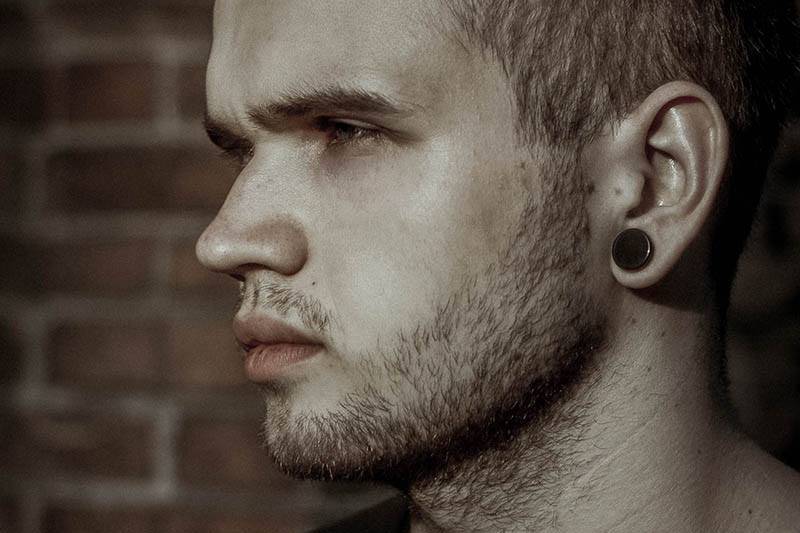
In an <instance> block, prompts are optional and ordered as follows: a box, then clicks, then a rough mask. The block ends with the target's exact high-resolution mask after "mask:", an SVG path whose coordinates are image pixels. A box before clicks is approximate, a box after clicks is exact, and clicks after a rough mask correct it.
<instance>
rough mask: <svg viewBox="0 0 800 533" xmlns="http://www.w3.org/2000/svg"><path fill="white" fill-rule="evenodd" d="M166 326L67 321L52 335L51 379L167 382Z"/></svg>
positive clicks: (82, 383) (124, 384) (123, 384)
mask: <svg viewBox="0 0 800 533" xmlns="http://www.w3.org/2000/svg"><path fill="white" fill-rule="evenodd" d="M162 339H163V329H162V328H161V327H160V326H159V325H158V324H154V323H144V324H117V323H98V324H63V325H60V326H58V327H56V328H55V330H54V331H53V332H52V333H51V334H50V342H49V349H48V361H49V376H50V380H51V381H53V382H55V383H58V384H60V385H66V386H77V387H85V388H98V387H99V388H107V387H119V388H126V389H127V388H130V387H147V386H153V385H156V384H158V383H159V382H160V381H161V366H162V359H163V358H162V356H161V350H160V348H161V344H162V343H163V340H162Z"/></svg>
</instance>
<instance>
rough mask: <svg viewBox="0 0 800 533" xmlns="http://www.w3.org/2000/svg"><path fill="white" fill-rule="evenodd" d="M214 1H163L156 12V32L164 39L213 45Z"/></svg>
mask: <svg viewBox="0 0 800 533" xmlns="http://www.w3.org/2000/svg"><path fill="white" fill-rule="evenodd" d="M213 15H214V1H213V0H170V1H162V2H161V3H160V5H159V6H158V8H157V11H156V12H155V18H156V24H155V27H154V30H155V32H156V33H157V34H158V35H160V36H164V37H171V38H191V39H196V40H199V41H206V42H207V43H208V45H209V48H210V45H211V37H212V29H213V24H212V22H213V19H214V16H213Z"/></svg>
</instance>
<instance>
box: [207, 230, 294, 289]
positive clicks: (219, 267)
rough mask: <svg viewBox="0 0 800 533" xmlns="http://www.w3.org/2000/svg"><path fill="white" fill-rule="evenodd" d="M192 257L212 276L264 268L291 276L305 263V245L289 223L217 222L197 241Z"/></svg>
mask: <svg viewBox="0 0 800 533" xmlns="http://www.w3.org/2000/svg"><path fill="white" fill-rule="evenodd" d="M195 254H196V255H197V258H198V260H199V261H200V263H201V264H203V265H204V266H205V267H206V268H208V269H209V270H212V271H214V272H220V273H225V274H231V275H241V274H243V272H244V271H246V270H252V269H259V268H263V269H268V270H272V271H274V272H277V273H279V274H282V275H284V276H291V275H294V274H296V273H297V272H299V271H300V270H302V268H303V266H304V265H305V263H306V261H307V259H308V242H307V240H306V237H305V233H304V232H303V230H302V229H301V228H299V227H298V225H297V224H295V223H293V222H292V221H290V220H288V219H273V220H269V221H263V222H262V223H260V224H253V225H248V226H242V225H233V224H229V223H227V222H226V221H225V220H221V219H219V218H217V219H215V220H214V221H213V222H212V223H211V224H210V225H209V226H208V228H206V230H205V231H204V232H203V234H202V235H201V236H200V238H199V239H198V240H197V244H196V246H195Z"/></svg>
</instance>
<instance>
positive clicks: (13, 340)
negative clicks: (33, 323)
mask: <svg viewBox="0 0 800 533" xmlns="http://www.w3.org/2000/svg"><path fill="white" fill-rule="evenodd" d="M0 354H2V356H0V385H3V384H8V383H14V382H16V381H18V380H19V378H20V375H21V373H22V358H23V348H22V332H21V331H20V329H19V327H17V325H16V324H13V323H9V322H0ZM0 531H2V528H0Z"/></svg>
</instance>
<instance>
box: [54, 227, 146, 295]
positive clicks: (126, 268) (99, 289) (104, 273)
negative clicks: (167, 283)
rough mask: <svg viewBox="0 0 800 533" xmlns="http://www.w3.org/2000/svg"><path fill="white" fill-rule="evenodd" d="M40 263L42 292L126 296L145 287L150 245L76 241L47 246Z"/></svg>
mask: <svg viewBox="0 0 800 533" xmlns="http://www.w3.org/2000/svg"><path fill="white" fill-rule="evenodd" d="M44 255H45V257H44V260H43V261H42V271H41V279H42V283H43V285H44V290H46V291H55V292H81V293H84V294H86V293H91V294H104V295H109V294H129V293H131V292H135V291H138V290H141V289H144V288H146V287H147V285H148V283H149V281H150V269H151V264H152V257H153V244H152V243H150V242H145V241H139V240H125V241H117V242H108V241H99V242H77V243H69V244H64V243H60V244H57V245H51V246H49V247H47V249H46V251H45V252H44Z"/></svg>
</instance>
